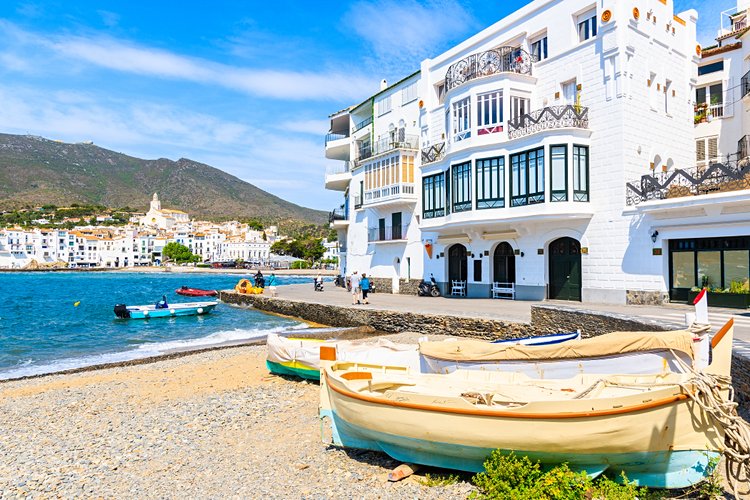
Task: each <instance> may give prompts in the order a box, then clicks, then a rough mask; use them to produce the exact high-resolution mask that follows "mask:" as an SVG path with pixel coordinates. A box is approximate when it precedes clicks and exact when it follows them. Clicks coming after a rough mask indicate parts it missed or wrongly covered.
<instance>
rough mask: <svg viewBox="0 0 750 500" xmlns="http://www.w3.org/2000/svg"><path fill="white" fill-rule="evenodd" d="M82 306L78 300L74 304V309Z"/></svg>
mask: <svg viewBox="0 0 750 500" xmlns="http://www.w3.org/2000/svg"><path fill="white" fill-rule="evenodd" d="M80 304H81V301H80V300H76V301H75V302H73V307H78V306H79V305H80Z"/></svg>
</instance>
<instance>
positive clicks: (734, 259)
mask: <svg viewBox="0 0 750 500" xmlns="http://www.w3.org/2000/svg"><path fill="white" fill-rule="evenodd" d="M749 254H750V251H748V250H727V251H725V252H724V288H729V286H730V285H731V284H732V282H733V281H734V282H736V283H737V284H738V285H740V286H743V287H744V288H745V289H747V287H748V277H750V275H749V274H748V260H749V259H750V255H749Z"/></svg>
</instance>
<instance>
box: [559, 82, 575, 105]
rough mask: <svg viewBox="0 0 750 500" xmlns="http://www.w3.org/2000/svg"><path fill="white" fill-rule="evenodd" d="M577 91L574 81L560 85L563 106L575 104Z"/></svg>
mask: <svg viewBox="0 0 750 500" xmlns="http://www.w3.org/2000/svg"><path fill="white" fill-rule="evenodd" d="M577 94H578V91H577V87H576V80H575V79H573V80H570V81H567V82H564V83H563V84H562V95H563V99H564V100H565V104H575V103H576V97H577Z"/></svg>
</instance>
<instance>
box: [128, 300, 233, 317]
mask: <svg viewBox="0 0 750 500" xmlns="http://www.w3.org/2000/svg"><path fill="white" fill-rule="evenodd" d="M218 304H219V303H218V302H217V301H213V302H182V303H179V304H169V305H168V306H167V307H156V306H155V305H146V306H126V305H125V304H117V305H116V306H115V316H117V317H118V318H120V319H150V318H173V317H176V316H201V315H203V314H208V313H210V312H211V311H213V309H214V308H215V307H216V306H217V305H218Z"/></svg>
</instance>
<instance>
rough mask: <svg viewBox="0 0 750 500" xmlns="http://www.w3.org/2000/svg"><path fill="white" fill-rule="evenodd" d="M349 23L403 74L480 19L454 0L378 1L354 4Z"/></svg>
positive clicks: (386, 61) (380, 57)
mask: <svg viewBox="0 0 750 500" xmlns="http://www.w3.org/2000/svg"><path fill="white" fill-rule="evenodd" d="M344 20H345V23H346V25H347V26H351V27H352V29H354V31H355V32H356V34H357V35H358V36H359V37H360V38H362V39H364V40H365V41H367V42H369V43H370V44H371V45H372V47H373V49H374V51H375V54H376V56H377V58H378V59H379V60H380V61H383V62H385V63H386V64H389V65H394V66H395V65H397V66H398V67H400V68H401V71H400V72H401V73H403V74H407V73H409V72H411V71H415V70H417V69H419V63H420V62H421V60H422V59H424V58H425V57H432V56H434V55H437V53H439V51H440V49H439V48H440V47H443V46H444V44H445V43H446V41H447V40H450V39H453V38H454V37H455V36H456V35H457V34H463V33H466V32H467V31H469V30H470V29H471V28H474V27H476V24H477V21H476V20H475V19H474V18H473V16H472V15H471V14H470V13H469V12H468V11H467V10H466V9H464V7H463V6H462V5H461V3H460V2H457V1H454V0H430V1H427V2H424V3H421V2H417V1H416V0H401V1H399V0H374V1H360V2H356V3H354V4H353V5H352V6H351V8H350V9H349V11H348V12H347V14H346V15H345V16H344Z"/></svg>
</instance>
